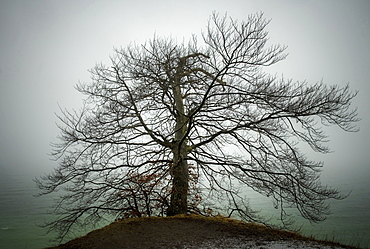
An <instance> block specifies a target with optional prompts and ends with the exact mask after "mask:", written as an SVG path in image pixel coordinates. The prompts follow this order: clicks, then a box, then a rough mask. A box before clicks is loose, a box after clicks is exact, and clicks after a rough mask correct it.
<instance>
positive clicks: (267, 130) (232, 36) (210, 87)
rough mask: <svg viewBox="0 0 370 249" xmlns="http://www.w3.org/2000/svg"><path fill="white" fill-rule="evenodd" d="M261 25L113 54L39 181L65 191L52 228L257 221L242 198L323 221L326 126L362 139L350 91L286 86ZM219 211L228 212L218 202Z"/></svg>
mask: <svg viewBox="0 0 370 249" xmlns="http://www.w3.org/2000/svg"><path fill="white" fill-rule="evenodd" d="M268 23H269V21H268V20H266V19H265V18H264V17H263V14H255V15H251V16H249V17H248V18H247V20H246V21H240V22H238V21H236V20H233V19H232V18H229V17H227V16H222V17H220V16H219V15H218V14H213V15H212V16H211V18H210V20H209V23H208V26H207V28H206V30H205V32H203V34H202V41H201V42H198V41H197V38H196V37H193V39H191V40H190V41H189V42H188V43H180V44H178V43H176V42H175V41H174V40H173V39H170V38H168V39H165V38H158V37H154V38H153V39H152V40H149V41H148V42H147V43H145V44H143V45H130V46H128V47H127V48H119V49H115V50H114V54H113V56H111V64H110V65H102V64H98V65H96V67H95V68H93V69H92V70H91V75H92V79H91V82H89V83H85V84H79V85H77V90H78V91H79V92H81V93H83V94H85V95H86V99H85V101H84V105H83V108H82V109H81V110H80V111H68V110H62V111H61V115H59V116H58V117H59V120H60V124H59V128H60V130H61V135H60V136H59V138H58V140H59V142H58V143H56V144H54V145H53V146H54V151H53V156H54V157H55V159H56V160H57V161H58V162H59V166H58V167H57V168H56V169H55V171H54V172H53V173H51V174H49V175H45V176H43V177H41V179H38V180H37V184H38V186H39V188H40V189H41V190H42V193H41V194H48V193H51V192H54V191H57V190H59V189H63V191H62V192H61V193H62V194H61V195H60V197H59V199H58V200H57V203H56V206H55V210H54V212H56V213H57V214H59V215H60V216H59V218H57V219H56V220H54V221H52V222H50V223H49V224H47V225H48V226H49V227H51V228H52V229H57V230H59V231H60V236H61V237H64V236H65V235H66V234H67V233H68V232H69V230H70V229H71V228H73V226H78V225H81V224H82V225H83V224H86V223H94V222H98V221H100V220H102V219H104V218H105V217H107V215H111V216H114V217H117V218H121V217H135V216H137V217H140V216H143V215H146V216H153V215H160V216H163V215H176V214H183V213H189V212H190V213H198V214H212V213H213V212H223V213H224V214H226V215H227V214H231V213H233V212H237V213H239V215H241V216H242V217H243V218H245V219H247V220H253V221H260V220H259V217H258V216H257V215H256V213H254V212H253V211H252V210H251V209H250V207H249V206H248V205H247V202H246V199H245V196H244V195H243V193H242V191H241V190H242V188H243V187H248V188H252V189H253V190H255V191H256V192H258V193H261V194H262V195H265V196H268V197H271V198H272V200H273V201H274V205H275V206H276V208H279V209H280V211H281V219H282V221H285V220H286V217H287V213H286V212H285V209H286V207H294V208H296V209H297V210H298V211H299V213H300V214H301V215H302V216H303V217H304V218H306V219H308V220H310V221H312V222H317V221H321V220H323V219H324V218H325V215H326V214H328V211H329V206H328V205H327V204H326V202H325V201H326V200H327V199H329V198H335V199H341V198H342V197H343V196H342V195H341V194H340V193H339V192H338V191H337V190H335V189H332V188H330V187H327V186H323V185H322V184H321V182H320V179H319V173H320V170H321V167H322V163H321V162H315V161H312V160H309V159H308V158H307V157H306V156H305V154H304V153H302V152H301V151H300V149H299V146H300V144H302V143H306V144H308V145H309V146H310V147H311V148H312V149H313V150H314V151H317V152H321V153H327V152H329V148H327V147H326V144H325V142H326V141H327V136H326V135H325V133H324V130H323V129H322V128H323V126H328V125H335V126H339V127H340V128H342V129H343V130H345V131H356V127H355V125H354V124H355V122H356V121H358V118H357V111H356V109H352V108H351V100H352V99H353V98H354V97H355V96H356V92H352V91H350V89H349V86H348V85H346V86H339V85H333V86H327V85H325V84H324V83H323V82H318V83H314V84H310V83H308V82H305V81H293V80H287V79H284V78H278V77H276V76H274V75H270V74H268V73H266V72H264V70H263V69H264V68H265V67H268V66H271V65H273V64H275V63H277V62H279V61H281V60H283V59H285V58H286V53H285V50H286V47H285V46H282V45H279V44H278V45H269V42H268V32H267V31H266V26H267V25H268ZM220 200H221V201H220Z"/></svg>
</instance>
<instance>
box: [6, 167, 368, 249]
mask: <svg viewBox="0 0 370 249" xmlns="http://www.w3.org/2000/svg"><path fill="white" fill-rule="evenodd" d="M0 168H1V167H0ZM368 177H369V175H367V174H362V175H358V176H356V177H351V178H345V177H343V178H338V177H336V178H330V177H328V179H326V182H327V183H328V184H329V185H333V186H335V187H336V188H339V189H340V190H342V191H343V192H344V193H346V192H348V191H350V190H352V193H351V195H350V196H349V197H348V198H347V199H345V200H343V201H335V202H332V212H333V214H332V215H331V216H329V218H328V219H327V220H326V221H324V222H322V223H320V224H317V225H314V226H311V225H309V224H308V223H307V222H305V221H302V220H298V222H297V224H298V225H303V227H302V233H304V234H306V235H310V234H313V235H316V236H317V237H320V238H323V239H332V238H334V239H335V240H337V241H339V242H341V243H345V244H354V245H360V246H361V247H363V248H367V247H370V212H369V210H370V189H369V181H368ZM33 178H34V175H32V174H22V173H16V174H15V173H9V172H8V173H7V172H4V171H1V172H0V189H1V192H0V248H1V249H13V248H14V249H24V248H27V249H34V248H43V247H46V246H48V245H50V242H49V241H50V240H51V239H53V236H54V235H53V234H48V235H45V232H46V231H45V230H44V229H42V228H39V227H38V226H37V224H41V223H42V222H43V221H44V220H47V219H48V218H49V219H50V218H51V217H50V216H48V215H46V214H45V212H46V211H47V210H48V207H50V205H51V204H52V201H51V200H50V199H49V198H35V197H33V195H34V194H36V193H37V192H38V190H37V189H36V187H35V184H34V182H33V181H32V179H33ZM248 195H249V196H250V197H251V200H250V203H251V205H252V206H253V207H254V208H255V209H262V208H263V210H265V212H267V213H273V212H274V209H273V208H272V205H271V201H270V200H269V199H267V198H261V197H259V196H258V195H256V194H253V193H248ZM266 207H267V208H266Z"/></svg>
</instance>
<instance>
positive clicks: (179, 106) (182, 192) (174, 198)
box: [167, 58, 189, 216]
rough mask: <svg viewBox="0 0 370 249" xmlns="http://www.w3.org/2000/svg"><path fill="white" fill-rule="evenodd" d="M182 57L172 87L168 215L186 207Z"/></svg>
mask: <svg viewBox="0 0 370 249" xmlns="http://www.w3.org/2000/svg"><path fill="white" fill-rule="evenodd" d="M182 59H183V58H181V59H180V63H179V65H178V69H177V75H176V78H175V81H174V84H173V87H172V92H173V95H174V98H175V110H176V125H175V138H174V142H173V147H172V153H173V165H172V170H171V171H172V172H171V173H172V177H173V180H172V192H171V200H170V207H169V209H168V212H167V215H169V216H172V215H177V214H185V213H187V208H188V189H189V183H188V181H189V169H188V162H187V155H188V146H187V141H186V139H185V136H186V133H187V128H188V127H187V122H188V119H187V117H186V115H185V109H184V99H183V96H182V94H181V75H182V72H183V62H184V61H183V60H182Z"/></svg>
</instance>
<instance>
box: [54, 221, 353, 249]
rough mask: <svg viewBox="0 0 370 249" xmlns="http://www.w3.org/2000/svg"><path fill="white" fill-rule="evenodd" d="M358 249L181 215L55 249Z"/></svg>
mask: <svg viewBox="0 0 370 249" xmlns="http://www.w3.org/2000/svg"><path fill="white" fill-rule="evenodd" d="M287 247H290V248H307V249H309V248H326V249H329V248H355V247H351V246H344V245H340V244H338V243H335V242H329V241H319V240H315V239H313V238H308V237H304V236H302V235H300V234H298V233H293V232H287V231H281V230H276V229H271V228H268V227H266V226H263V225H259V224H254V223H246V222H243V221H239V220H235V219H229V218H225V217H221V216H218V217H203V216H197V215H178V216H173V217H146V218H132V219H123V220H119V221H116V222H113V223H112V224H110V225H108V226H105V227H103V228H101V229H98V230H95V231H92V232H90V233H89V234H87V235H86V236H83V237H80V238H76V239H74V240H71V241H69V242H67V243H65V244H62V245H59V246H57V247H51V248H53V249H70V248H76V249H85V248H89V249H100V248H102V249H103V248H105V249H112V248H287Z"/></svg>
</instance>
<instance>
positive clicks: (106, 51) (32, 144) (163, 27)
mask: <svg viewBox="0 0 370 249" xmlns="http://www.w3.org/2000/svg"><path fill="white" fill-rule="evenodd" d="M213 11H216V12H219V13H221V14H224V13H225V12H227V13H228V15H230V16H231V17H233V18H234V19H239V20H242V19H246V18H247V16H248V15H249V14H254V13H256V12H264V14H265V17H266V18H268V19H271V23H270V25H269V26H268V27H267V29H268V31H269V32H270V41H271V42H272V43H280V44H284V45H287V46H288V49H287V52H288V53H289V56H288V58H287V59H286V60H285V61H283V62H280V63H279V64H277V65H276V66H274V67H273V68H271V71H272V72H277V73H278V74H279V75H284V77H287V78H293V79H296V80H307V81H308V82H312V83H314V82H317V81H320V80H323V81H324V82H325V83H326V84H339V85H345V84H346V83H348V82H349V83H350V86H351V88H352V89H354V90H358V91H359V94H358V96H357V98H356V99H355V101H354V106H357V107H358V109H359V114H360V117H361V118H362V121H361V122H360V123H359V124H358V125H359V127H360V129H361V131H360V132H358V133H345V132H342V131H340V130H339V129H337V128H329V129H328V134H329V135H330V140H331V141H330V143H329V144H328V145H329V146H330V147H331V148H332V149H333V150H334V151H335V152H334V153H332V154H330V155H325V156H321V155H315V154H314V153H311V152H308V151H307V153H308V154H309V155H312V157H314V159H315V160H323V161H324V162H325V167H324V168H326V170H325V171H324V172H332V171H335V172H342V173H343V174H356V173H358V174H368V175H369V176H370V169H369V168H370V163H369V161H370V153H369V148H370V119H369V116H368V112H369V110H370V108H369V96H370V82H369V81H370V68H369V66H370V48H369V46H370V28H369V27H370V14H369V13H370V1H368V0H364V1H358V0H356V1H341V0H325V1H322V0H315V1H310V0H291V1H283V0H270V1H267V0H265V1H263V0H259V1H252V0H240V1H239V0H227V1H226V0H225V1H221V0H219V1H215V0H209V1H200V0H196V1H195V0H186V1H174V0H159V1H153V0H146V1H143V0H135V1H127V0H126V1H125V0H123V1H122V0H121V1H113V0H111V1H109V0H104V1H92V0H90V1H78V0H71V1H67V0H60V1H52V0H48V1H46V0H45V1H42V0H33V1H29V0H24V1H16V0H8V1H4V0H0V37H1V38H0V55H1V56H0V86H1V89H0V120H1V123H0V174H1V173H2V172H8V171H18V172H20V171H27V172H37V173H38V172H40V171H44V172H49V171H50V170H51V169H52V167H55V166H56V163H55V162H53V161H50V157H49V156H48V153H49V152H50V151H51V147H50V145H49V144H50V142H56V141H57V140H56V136H57V135H58V134H59V131H58V129H57V128H56V125H55V122H57V118H56V116H55V114H54V113H55V112H57V113H58V112H59V110H58V109H59V108H58V104H59V105H60V106H61V107H66V108H68V109H71V108H77V109H78V108H79V106H80V105H81V103H82V98H83V96H82V95H80V94H79V93H78V92H77V91H76V90H75V89H74V86H75V85H76V84H77V83H78V82H79V81H81V82H89V79H90V75H89V73H88V72H87V70H88V69H90V68H92V67H94V65H95V63H98V62H103V63H109V56H110V55H111V54H112V49H113V48H114V47H120V46H127V45H128V44H129V43H131V42H136V43H143V42H144V41H145V40H147V39H150V38H152V37H153V35H154V33H156V35H158V36H172V37H174V38H178V40H179V41H182V39H183V38H184V37H185V38H186V37H189V36H190V35H191V34H197V35H199V34H200V32H201V30H204V29H205V27H206V25H207V20H208V18H209V16H210V15H211V14H212V12H213Z"/></svg>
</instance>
